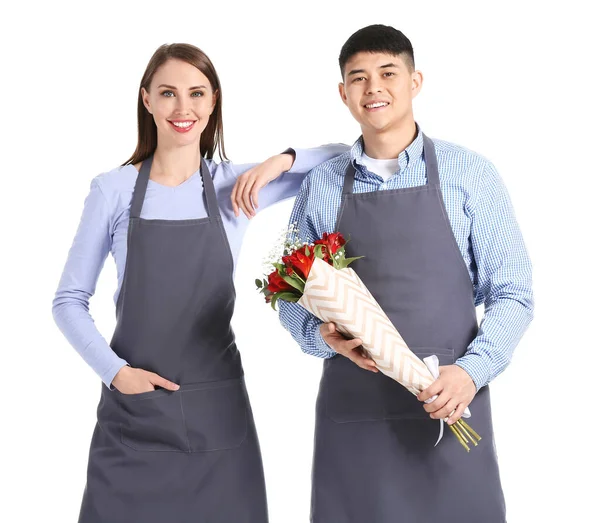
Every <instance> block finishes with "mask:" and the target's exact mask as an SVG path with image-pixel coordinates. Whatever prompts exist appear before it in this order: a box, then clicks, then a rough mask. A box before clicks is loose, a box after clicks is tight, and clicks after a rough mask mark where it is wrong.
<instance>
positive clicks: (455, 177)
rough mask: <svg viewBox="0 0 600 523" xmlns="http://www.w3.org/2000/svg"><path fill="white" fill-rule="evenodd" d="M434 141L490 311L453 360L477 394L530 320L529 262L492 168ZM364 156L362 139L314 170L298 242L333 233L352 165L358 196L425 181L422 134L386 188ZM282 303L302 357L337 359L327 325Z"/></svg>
mask: <svg viewBox="0 0 600 523" xmlns="http://www.w3.org/2000/svg"><path fill="white" fill-rule="evenodd" d="M433 141H434V144H435V150H436V156H437V160H438V164H439V176H440V186H441V191H442V196H443V199H444V205H445V207H446V211H447V213H448V217H449V220H450V224H451V226H452V231H453V233H454V236H455V238H456V242H457V243H458V247H459V249H460V252H461V254H462V257H463V259H464V262H465V264H466V266H467V269H468V270H469V274H470V276H471V281H472V283H473V301H474V304H475V305H480V304H482V303H483V304H484V305H485V311H484V317H483V320H482V322H481V325H480V328H479V332H478V334H477V336H476V338H475V339H474V340H473V342H472V343H471V344H470V345H469V347H468V349H467V352H466V354H465V355H464V356H463V357H462V358H459V359H458V360H457V361H456V364H457V365H458V366H460V367H462V368H463V369H464V370H465V371H466V372H467V373H468V374H469V375H470V376H471V378H472V379H473V381H474V383H475V386H476V387H477V390H479V389H480V388H481V387H483V386H484V385H486V384H488V383H489V382H490V381H491V380H492V379H493V378H494V377H496V376H497V375H498V374H500V373H501V372H502V371H503V370H504V369H505V368H506V366H507V365H508V364H509V362H510V359H511V356H512V354H513V351H514V349H515V347H516V345H517V343H518V341H519V340H520V338H521V336H522V335H523V333H524V332H525V329H526V328H527V326H528V325H529V323H530V322H531V320H532V317H533V294H532V288H531V263H530V260H529V257H528V255H527V251H526V249H525V245H524V243H523V237H522V235H521V232H520V230H519V226H518V224H517V221H516V219H515V215H514V212H513V208H512V205H511V201H510V198H509V195H508V192H507V191H506V188H505V186H504V184H503V182H502V180H501V178H500V176H499V174H498V172H497V171H496V169H495V168H494V166H493V165H492V163H490V162H489V161H488V160H486V159H485V158H483V157H482V156H480V155H478V154H476V153H474V152H472V151H469V150H468V149H465V148H463V147H460V146H458V145H454V144H451V143H448V142H444V141H441V140H433ZM363 152H364V151H363V142H362V138H359V139H358V140H357V141H356V142H355V143H354V145H353V147H352V148H351V149H350V150H349V151H348V152H346V153H344V154H342V155H341V156H339V157H337V158H334V159H331V160H329V161H327V162H325V163H324V164H322V165H320V166H318V167H316V168H315V169H313V170H312V171H311V172H310V173H309V175H308V176H307V177H306V179H305V180H304V183H303V184H302V187H301V188H300V192H299V194H298V196H297V198H296V202H295V205H294V208H293V211H292V215H291V218H290V223H293V224H296V225H297V227H298V228H299V235H300V238H301V240H303V241H308V242H313V241H314V240H316V239H318V238H320V237H321V236H322V234H323V233H324V232H334V230H333V229H334V227H335V224H336V218H337V214H338V210H339V207H340V204H341V200H342V190H343V185H344V174H345V172H346V168H347V167H348V163H349V162H350V161H352V162H353V164H354V166H355V167H356V169H357V172H356V175H355V182H354V192H356V193H364V192H373V191H385V190H391V189H403V188H406V187H415V186H419V185H424V184H425V183H426V182H427V179H426V178H427V177H426V174H425V173H426V169H425V161H424V158H423V134H422V132H421V130H420V129H419V132H418V134H417V137H416V138H415V140H414V141H413V142H412V143H411V144H410V145H409V147H407V148H406V149H405V150H404V151H403V152H401V153H400V155H399V156H398V170H397V171H396V173H395V174H394V175H393V176H392V177H391V178H390V179H389V180H388V181H386V182H384V181H383V179H382V178H381V177H380V176H378V175H376V174H373V173H371V172H369V171H368V170H367V168H366V167H365V166H364V163H363V160H362V158H361V157H362V154H363ZM382 219H385V217H384V216H382ZM391 241H393V238H392V239H391ZM359 254H360V253H359ZM278 305H279V309H280V312H279V317H280V320H281V323H282V324H283V326H284V327H285V328H287V329H288V330H289V331H290V332H291V334H292V336H293V337H294V339H295V340H296V341H297V342H298V344H299V345H300V346H301V348H302V350H303V351H304V352H307V353H309V354H313V355H315V356H319V357H322V358H329V357H331V356H334V355H335V352H334V351H333V350H332V349H331V348H330V347H329V346H328V345H327V343H326V342H325V341H324V340H323V337H322V336H321V333H320V330H319V326H320V324H321V323H322V322H321V321H320V320H319V319H318V318H316V317H315V316H313V315H312V314H310V313H308V312H307V311H306V310H305V309H303V308H302V307H301V306H300V305H298V304H297V303H289V302H283V301H281V300H280V301H279V302H278ZM400 334H402V333H400Z"/></svg>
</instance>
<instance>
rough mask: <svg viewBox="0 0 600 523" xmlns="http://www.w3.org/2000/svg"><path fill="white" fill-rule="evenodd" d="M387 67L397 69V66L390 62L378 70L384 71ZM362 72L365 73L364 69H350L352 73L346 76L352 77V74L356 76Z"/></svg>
mask: <svg viewBox="0 0 600 523" xmlns="http://www.w3.org/2000/svg"><path fill="white" fill-rule="evenodd" d="M388 67H396V68H398V64H395V63H393V62H390V63H389V64H385V65H380V66H379V69H385V68H388ZM364 72H365V70H364V69H352V71H350V72H349V73H348V76H350V75H353V74H358V73H364Z"/></svg>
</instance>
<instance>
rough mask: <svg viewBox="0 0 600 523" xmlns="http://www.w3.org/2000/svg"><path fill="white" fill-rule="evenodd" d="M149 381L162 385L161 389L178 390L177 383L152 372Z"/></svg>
mask: <svg viewBox="0 0 600 523" xmlns="http://www.w3.org/2000/svg"><path fill="white" fill-rule="evenodd" d="M150 382H151V383H152V384H153V385H157V386H159V387H162V388H163V389H167V390H178V389H179V385H177V383H173V382H172V381H169V380H167V379H165V378H163V377H162V376H159V375H158V374H154V373H151V375H150Z"/></svg>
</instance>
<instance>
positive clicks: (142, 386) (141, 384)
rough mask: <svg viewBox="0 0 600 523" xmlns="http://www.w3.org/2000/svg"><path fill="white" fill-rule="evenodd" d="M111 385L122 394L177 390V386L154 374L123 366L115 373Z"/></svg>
mask: <svg viewBox="0 0 600 523" xmlns="http://www.w3.org/2000/svg"><path fill="white" fill-rule="evenodd" d="M112 385H113V387H115V388H116V389H117V390H118V391H119V392H121V393H122V394H141V393H142V392H151V391H153V390H154V389H155V387H162V388H163V389H167V390H177V389H179V385H177V384H176V383H173V382H172V381H169V380H167V379H165V378H163V377H162V376H159V375H158V374H156V373H154V372H149V371H147V370H144V369H135V368H133V367H129V366H128V365H125V366H124V367H122V368H121V369H120V370H119V372H117V375H116V376H115V377H114V379H113V381H112Z"/></svg>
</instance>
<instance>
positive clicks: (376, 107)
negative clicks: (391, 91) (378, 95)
mask: <svg viewBox="0 0 600 523" xmlns="http://www.w3.org/2000/svg"><path fill="white" fill-rule="evenodd" d="M388 105H390V102H384V101H383V100H378V101H374V102H369V103H367V104H364V105H363V107H364V108H365V109H366V110H367V111H368V112H370V113H372V112H375V111H381V110H383V109H385V108H386V107H387V106H388Z"/></svg>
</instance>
